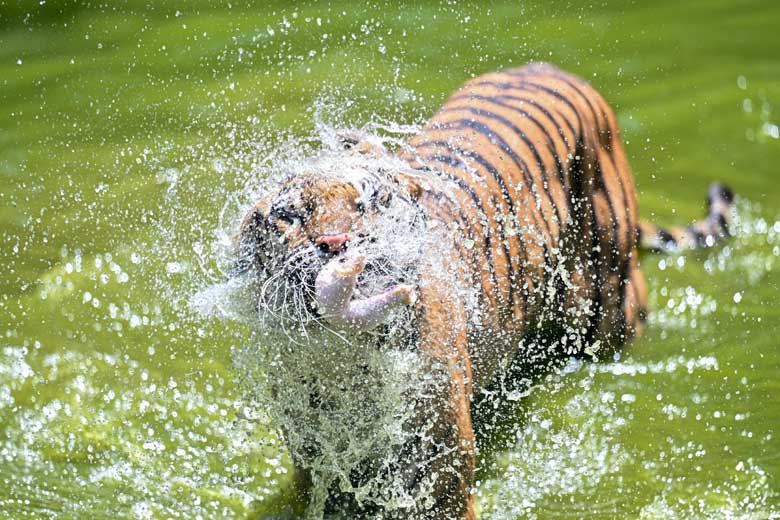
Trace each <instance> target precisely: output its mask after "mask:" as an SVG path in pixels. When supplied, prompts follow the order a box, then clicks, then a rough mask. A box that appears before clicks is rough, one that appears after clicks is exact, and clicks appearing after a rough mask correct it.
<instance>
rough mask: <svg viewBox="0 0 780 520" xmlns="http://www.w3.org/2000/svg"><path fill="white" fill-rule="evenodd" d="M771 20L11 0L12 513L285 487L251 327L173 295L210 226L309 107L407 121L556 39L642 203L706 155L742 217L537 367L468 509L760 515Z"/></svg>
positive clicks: (212, 242) (214, 245)
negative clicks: (637, 333)
mask: <svg viewBox="0 0 780 520" xmlns="http://www.w3.org/2000/svg"><path fill="white" fill-rule="evenodd" d="M778 21H780V4H779V3H777V2H776V1H773V0H768V1H722V0H706V1H652V2H623V1H606V2H579V1H572V2H567V3H559V2H503V3H502V2H486V3H468V2H467V3H456V2H441V3H434V2H414V3H411V2H410V3H406V4H403V3H398V2H385V3H382V2H368V3H355V4H350V3H346V2H343V3H342V2H331V3H301V4H299V5H295V6H293V5H292V4H291V3H288V2H281V1H280V2H264V3H258V4H256V5H250V4H247V3H245V2H238V1H237V2H230V3H227V2H205V1H203V2H201V1H191V2H182V3H181V5H174V4H173V3H170V4H167V3H162V2H141V1H134V0H128V1H124V2H107V3H100V2H69V1H52V0H47V1H41V2H38V1H34V2H26V1H21V2H8V1H2V0H0V266H2V272H0V335H1V336H2V340H1V341H0V349H2V351H0V516H4V517H8V518H48V517H54V516H57V517H59V518H119V517H128V518H167V517H173V518H195V517H197V516H198V515H201V516H202V517H204V518H219V517H224V518H244V517H258V516H259V517H268V516H269V515H271V516H273V515H278V514H285V511H287V512H288V513H289V508H290V507H294V506H295V504H293V503H292V501H291V499H290V498H289V497H288V493H286V492H285V488H286V485H287V483H288V482H289V479H290V472H289V469H288V462H287V460H286V458H285V455H284V450H283V448H282V447H281V446H280V443H279V441H278V440H277V439H276V437H274V436H273V434H271V433H268V432H267V431H266V429H265V427H263V426H261V425H259V424H256V423H255V422H251V421H246V420H243V419H242V417H243V416H244V415H246V414H245V412H244V411H243V406H244V402H243V401H242V392H241V391H240V390H239V389H238V386H239V381H238V380H237V376H236V374H237V373H238V372H237V371H236V370H235V369H234V367H233V359H234V357H235V354H236V352H237V351H238V350H240V349H241V348H242V347H244V346H245V345H246V344H247V342H248V332H247V330H246V329H245V328H244V327H242V326H240V325H239V324H236V323H230V322H227V323H225V322H220V321H217V320H214V319H206V318H201V317H199V316H198V315H197V314H196V313H194V312H192V311H191V310H190V308H189V306H188V305H187V302H188V301H189V299H190V297H191V295H192V294H193V293H194V292H195V291H197V290H198V289H200V288H203V287H204V286H206V285H208V284H209V283H215V282H219V281H220V280H221V279H222V277H223V274H222V272H221V271H220V265H221V264H220V262H219V254H220V247H219V243H221V242H224V241H225V237H226V236H227V235H228V234H229V233H230V231H231V230H232V229H235V226H236V224H237V219H238V218H239V217H240V212H241V208H243V207H245V205H246V204H247V203H248V202H250V201H251V196H252V191H253V189H254V188H253V187H256V186H257V185H259V183H260V182H261V179H262V178H263V176H264V175H267V173H268V172H269V171H271V170H273V169H274V168H275V167H278V166H277V165H278V164H279V161H280V160H281V159H280V157H283V156H286V155H290V154H291V152H290V150H293V152H292V155H295V153H300V154H305V153H306V152H307V151H309V150H311V148H316V147H317V131H316V128H315V122H316V121H320V120H322V121H324V122H325V123H328V124H331V125H337V126H338V125H347V126H353V127H361V126H364V125H367V124H369V123H372V122H373V123H381V124H389V123H396V124H413V123H420V122H423V121H424V120H425V119H426V117H429V116H430V115H431V114H432V113H433V112H434V111H435V109H436V107H437V106H438V105H439V104H440V103H441V102H442V101H443V100H444V99H445V98H446V97H447V96H448V94H449V93H451V92H452V91H453V90H454V89H455V88H457V86H458V85H459V84H461V83H462V82H464V81H465V80H467V79H468V78H471V77H473V76H475V75H477V74H480V73H483V72H487V71H491V70H496V69H500V68H504V67H509V66H516V65H520V64H523V63H526V62H528V61H540V60H544V61H549V62H552V63H554V64H556V65H558V66H560V67H562V68H564V69H567V70H569V71H572V72H575V73H577V74H579V75H581V76H582V77H584V78H586V79H587V80H589V81H590V82H591V83H592V84H593V85H594V86H595V87H596V88H597V89H599V90H600V91H601V92H602V93H603V95H604V96H605V97H606V98H607V100H608V101H609V102H610V103H611V104H612V105H613V106H614V107H615V110H616V112H617V114H618V117H619V121H620V123H621V126H622V128H623V138H624V141H625V143H626V149H627V152H628V154H629V157H630V161H631V164H632V166H633V169H634V172H635V177H636V182H637V185H638V188H639V199H640V207H641V211H642V214H643V216H644V217H645V218H650V219H653V220H656V221H657V222H660V223H663V224H674V223H684V222H687V221H690V220H692V219H694V218H697V217H700V216H701V215H702V214H703V211H704V208H703V200H704V195H705V192H706V188H707V185H708V184H709V183H710V182H711V181H713V180H721V181H724V182H726V183H727V184H729V185H730V186H731V187H732V188H733V189H734V191H736V193H738V194H739V195H740V197H741V201H740V203H739V214H740V220H739V222H740V223H739V226H738V231H739V236H738V237H736V238H734V239H733V240H731V241H730V242H729V243H727V244H726V245H725V246H719V247H718V248H716V249H713V250H709V251H701V252H696V253H693V254H686V255H684V256H675V257H659V256H646V257H644V258H643V265H644V270H645V272H646V273H647V275H648V279H649V284H650V291H651V302H652V304H653V313H652V314H651V321H650V327H649V328H648V330H647V332H646V334H645V336H644V337H643V338H641V339H640V340H638V341H636V342H634V343H633V344H632V345H631V346H630V347H629V348H628V349H627V350H626V352H625V353H624V354H623V356H622V358H621V359H620V360H617V361H612V362H603V363H600V364H597V365H593V364H584V365H571V366H570V367H569V368H568V369H567V371H566V374H565V375H563V376H562V377H553V378H550V380H548V381H544V382H543V383H542V384H540V386H539V387H538V388H536V389H535V391H534V392H533V393H532V395H531V396H530V397H528V398H527V400H526V402H525V405H524V409H523V410H522V412H520V413H519V415H520V417H518V424H519V428H520V429H519V431H520V435H518V438H517V440H516V441H512V442H510V443H509V448H508V449H507V450H506V451H502V452H499V453H497V454H495V455H494V456H491V457H485V458H484V459H483V461H482V463H481V465H482V467H483V469H482V470H481V472H480V484H479V488H478V490H479V495H480V508H481V510H482V512H483V514H482V517H483V518H519V517H523V516H525V517H529V518H534V517H538V518H548V517H553V516H554V517H559V516H564V517H575V518H576V517H592V518H640V517H642V518H777V517H778V515H780V497H778V491H780V439H778V434H779V433H778V432H777V425H778V424H780V404H778V398H780V378H778V369H780V349H779V348H778V347H779V346H780V345H779V344H778V332H780V327H778V325H777V322H778V317H780V316H779V315H780V311H778V305H779V304H780V297H778V296H777V290H778V281H780V274H778V270H777V266H778V262H779V261H780V257H779V255H780V223H777V219H778V217H780V211H779V210H778V203H780V190H779V189H778V188H777V186H776V183H777V171H778V170H777V164H778V163H780V140H778V126H777V125H780V114H779V113H778V109H777V105H778V104H779V103H780V58H778V50H780V32H779V31H777V24H778ZM280 150H281V151H280ZM285 154H286V155H285Z"/></svg>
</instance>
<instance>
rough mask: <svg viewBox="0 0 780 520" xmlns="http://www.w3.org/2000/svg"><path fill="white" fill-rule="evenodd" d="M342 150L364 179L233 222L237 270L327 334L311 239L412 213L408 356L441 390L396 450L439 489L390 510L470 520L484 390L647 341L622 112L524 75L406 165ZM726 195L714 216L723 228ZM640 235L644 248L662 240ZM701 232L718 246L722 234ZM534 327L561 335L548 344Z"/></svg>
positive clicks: (320, 182) (377, 152) (442, 124)
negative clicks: (417, 224)
mask: <svg viewBox="0 0 780 520" xmlns="http://www.w3.org/2000/svg"><path fill="white" fill-rule="evenodd" d="M342 142H343V143H344V146H345V148H346V150H345V151H344V155H343V157H344V165H345V166H344V171H345V172H347V171H349V172H352V171H353V170H355V168H357V170H360V171H361V172H363V173H361V174H359V175H352V174H350V175H346V174H345V175H343V176H340V175H339V174H338V173H336V174H334V175H321V174H318V173H308V174H307V173H301V174H298V175H295V176H293V177H292V178H291V179H290V180H289V181H287V182H286V183H285V184H284V185H283V186H282V188H281V189H279V190H278V191H275V192H274V193H272V194H270V195H269V196H267V197H265V198H263V199H262V200H260V201H259V202H258V203H257V204H256V205H255V206H254V207H253V208H252V210H251V211H250V212H249V213H248V215H247V217H246V219H245V220H244V222H243V224H242V227H241V234H240V240H239V250H240V254H241V258H242V262H243V266H242V268H243V269H244V270H253V272H255V273H256V275H257V277H258V279H260V280H261V282H260V284H261V287H262V290H261V291H260V297H259V306H260V307H261V308H262V307H263V306H265V308H266V309H265V310H266V311H269V312H272V313H277V314H279V313H286V314H284V315H283V316H280V317H282V318H286V319H288V320H290V321H293V322H294V321H296V320H297V321H298V322H301V323H313V324H316V325H318V326H322V327H326V328H327V327H329V324H328V323H325V322H323V320H321V319H319V318H318V317H317V313H316V309H313V308H312V307H311V301H312V294H311V291H312V287H313V277H315V276H316V273H317V271H318V269H321V267H322V265H323V262H324V261H326V260H327V258H322V257H321V256H318V252H317V251H316V248H315V247H314V244H315V241H316V240H317V238H318V237H321V236H323V235H330V234H334V233H350V234H352V235H354V236H356V237H359V239H358V240H357V241H356V243H354V244H350V245H349V246H348V247H359V241H360V240H370V239H371V238H372V237H371V236H370V230H371V222H372V221H373V220H374V219H376V218H378V215H381V213H382V211H383V208H384V207H386V206H387V205H388V204H389V201H392V200H393V199H394V197H397V198H398V199H397V200H396V202H395V203H399V200H400V203H401V204H402V205H405V207H407V208H408V210H409V211H410V212H414V213H415V214H418V215H420V218H421V219H422V220H423V221H424V223H425V230H426V231H425V232H426V234H427V237H428V238H427V239H426V240H424V241H422V242H421V243H420V250H419V258H418V260H417V262H416V264H415V266H414V269H413V271H409V272H407V275H408V276H410V277H411V278H412V279H410V280H408V282H410V283H414V284H416V286H417V291H418V294H419V299H418V301H417V302H416V304H415V305H414V307H413V308H412V309H411V315H410V317H409V318H410V319H409V334H408V335H407V336H406V337H405V340H404V341H408V342H409V344H408V345H405V347H404V348H412V349H414V350H415V351H416V352H417V353H419V355H420V359H421V363H422V367H423V370H424V371H426V372H427V373H428V374H430V376H431V379H432V380H433V381H435V382H436V384H435V385H433V386H432V387H431V388H429V394H428V395H427V398H426V399H421V400H419V401H416V402H415V403H413V406H415V407H416V410H417V412H416V414H417V420H416V421H415V424H416V425H418V426H420V427H422V426H421V425H426V426H425V428H426V429H425V435H420V436H418V437H419V442H418V443H417V444H415V445H410V446H408V449H407V448H405V449H404V452H405V453H404V454H403V457H405V458H406V460H407V462H409V465H407V466H406V467H405V469H404V470H403V471H406V472H407V473H408V475H407V476H406V477H405V478H406V479H407V481H408V485H409V486H412V487H413V486H416V485H419V483H420V482H422V481H423V479H424V478H426V476H427V475H437V478H436V479H435V482H434V484H433V488H432V490H431V491H432V497H433V499H434V500H433V503H431V504H427V505H425V506H422V505H421V506H419V508H418V509H414V510H412V509H410V510H407V511H396V512H387V514H388V516H390V517H393V518H395V517H408V518H430V519H447V518H453V519H463V518H467V519H473V518H475V512H474V495H473V486H474V474H475V466H476V456H477V446H476V444H475V440H474V418H475V416H474V414H475V413H476V410H475V404H474V403H475V402H476V401H478V400H479V399H477V396H484V395H485V394H484V391H485V390H487V389H488V388H489V387H490V385H491V382H494V381H495V380H496V376H497V375H499V374H502V373H503V374H506V373H507V372H506V367H507V366H509V365H512V364H517V363H518V361H519V362H520V364H521V365H524V366H530V367H534V366H536V367H545V366H547V364H549V362H550V360H553V359H561V358H563V357H566V356H570V355H583V354H585V353H587V354H590V355H592V356H599V355H603V354H604V353H607V352H610V351H612V350H614V349H616V348H619V347H620V346H621V345H623V344H625V343H626V342H627V341H629V340H630V339H631V338H633V337H635V336H636V335H637V334H638V333H639V332H640V330H641V326H642V321H643V318H644V316H645V314H646V303H647V293H646V286H645V281H644V277H643V275H642V273H641V271H640V270H639V262H638V257H639V255H638V246H639V241H638V238H639V236H640V224H639V221H638V207H637V200H636V189H635V186H634V181H633V177H632V174H631V171H630V168H629V166H628V161H627V159H626V156H625V153H624V151H623V148H622V144H621V141H620V135H619V130H618V127H617V122H616V118H615V116H614V113H613V112H612V110H611V109H610V108H609V106H608V105H607V103H606V102H605V101H604V99H603V98H602V97H601V96H600V95H599V94H598V93H596V91H595V90H593V89H592V88H591V87H590V86H589V85H588V84H587V83H586V82H584V81H583V80H581V79H579V78H577V77H575V76H571V75H569V74H566V73H564V72H561V71H559V70H558V69H555V68H554V67H551V66H548V65H531V66H528V67H524V68H521V69H514V70H510V71H505V72H498V73H492V74H487V75H484V76H480V77H478V78H476V79H474V80H472V81H470V82H468V83H467V84H466V85H464V86H463V87H462V88H461V89H460V90H459V91H458V92H456V93H455V95H453V97H452V98H451V99H450V100H449V101H447V102H446V103H445V105H444V106H443V107H442V109H441V110H440V111H439V112H438V113H437V114H436V115H434V116H433V118H432V119H431V120H430V122H429V123H428V124H427V125H426V126H425V127H424V128H423V129H422V130H421V131H420V132H419V134H417V135H416V136H414V137H413V138H412V139H411V140H410V141H409V142H408V143H407V145H406V146H404V147H403V149H402V150H400V151H399V153H398V154H397V156H396V157H392V158H391V157H390V156H388V155H387V154H386V153H384V152H383V151H382V150H381V147H377V146H372V145H371V143H365V142H363V141H361V140H360V139H359V138H355V139H351V138H350V139H344V140H343V141H342ZM356 157H360V158H363V163H356V162H355V158H356ZM365 159H368V161H366V160H365ZM356 164H369V165H370V164H374V165H375V166H374V167H373V168H372V167H371V166H368V167H364V166H361V167H359V168H358V167H356V166H355V165H356ZM361 168H362V169H361ZM364 181H365V183H364ZM716 195H717V194H716ZM722 199H723V200H721V199H718V200H716V201H715V204H714V205H713V204H711V208H712V207H715V210H711V213H713V215H714V216H712V217H711V218H709V219H708V220H707V221H706V222H707V223H709V224H712V223H718V224H722V223H723V222H725V220H724V217H723V214H724V213H725V212H726V211H728V208H729V205H730V200H726V199H725V195H724V196H723V197H722ZM721 202H723V203H721ZM642 229H644V235H643V236H644V240H645V242H647V240H649V239H650V238H651V237H652V236H660V234H661V231H662V230H659V229H658V228H650V227H644V228H642ZM693 229H694V230H695V231H696V233H704V234H705V237H706V236H712V237H713V240H712V241H714V239H717V238H720V237H721V236H724V235H725V234H726V232H727V230H726V229H725V226H722V225H721V226H720V227H718V226H716V225H714V224H713V225H707V226H704V227H702V226H699V227H696V228H693ZM681 236H682V235H681ZM697 236H698V235H697ZM374 238H375V237H374ZM383 238H385V239H387V237H383ZM397 239H398V240H403V239H404V237H397ZM678 242H679V243H680V244H681V245H685V244H683V240H682V239H679V240H678ZM709 242H711V241H710V240H706V238H705V243H706V244H709ZM668 243H669V241H668V240H667V241H666V242H664V244H666V245H668ZM693 245H694V246H698V245H702V244H699V243H698V242H695V243H694V244H693ZM329 254H330V253H329ZM336 254H337V253H336ZM391 260H392V259H391ZM399 272H400V271H399ZM296 277H297V278H296ZM289 279H292V280H293V281H292V282H289V281H288V280H289ZM268 294H272V295H273V297H268V296H267V295H268ZM285 298H290V301H287V300H285ZM275 300H281V302H282V303H281V305H280V306H279V308H277V304H278V303H279V302H276V301H275ZM269 302H272V303H273V305H272V304H271V303H269ZM284 309H287V310H284ZM541 329H544V330H548V331H555V330H559V331H561V333H560V334H553V335H547V336H548V337H547V338H546V339H545V340H544V341H542V340H540V339H539V338H541V337H542V336H544V335H539V333H538V331H539V330H541ZM336 332H338V331H336ZM531 338H536V339H535V340H532V339H531ZM312 368H313V369H316V367H312ZM532 371H533V370H532ZM485 413H486V412H485V408H482V409H481V411H480V415H481V416H483V418H484V415H485ZM488 413H489V412H488ZM423 438H425V439H427V440H423ZM431 455H433V456H431ZM399 456H401V455H399ZM415 461H425V462H419V463H417V464H416V463H415ZM399 471H402V470H401V469H399ZM300 474H301V475H304V478H303V479H302V480H305V473H304V472H301V473H300ZM342 505H343V504H342ZM353 505H354V504H353ZM333 507H337V506H336V505H333ZM358 511H360V508H358ZM362 511H363V514H367V515H368V514H369V511H370V508H369V509H365V508H364V509H363V510H362ZM374 514H379V513H377V512H376V511H374V512H372V513H370V515H374ZM370 515H369V516H370Z"/></svg>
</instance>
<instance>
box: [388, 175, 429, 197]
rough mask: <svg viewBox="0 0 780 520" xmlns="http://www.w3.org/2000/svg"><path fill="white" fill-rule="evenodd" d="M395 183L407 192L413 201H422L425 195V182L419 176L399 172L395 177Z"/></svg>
mask: <svg viewBox="0 0 780 520" xmlns="http://www.w3.org/2000/svg"><path fill="white" fill-rule="evenodd" d="M393 181H394V182H395V183H396V184H398V186H400V187H401V189H402V190H403V191H404V192H406V193H407V194H408V195H409V197H410V198H411V199H412V200H415V201H417V200H420V197H422V195H423V193H425V188H426V187H425V185H424V180H423V179H422V178H420V177H418V176H417V175H414V174H410V173H404V172H399V173H396V174H395V175H393Z"/></svg>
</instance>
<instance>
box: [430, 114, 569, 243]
mask: <svg viewBox="0 0 780 520" xmlns="http://www.w3.org/2000/svg"><path fill="white" fill-rule="evenodd" d="M460 110H463V111H467V112H471V113H472V114H474V115H476V116H481V117H486V118H488V119H490V120H493V121H498V122H499V123H501V124H502V125H504V126H506V127H507V128H509V129H510V130H512V132H514V134H515V135H517V136H518V137H519V138H520V139H521V140H522V141H523V142H524V143H525V145H526V146H527V147H528V149H529V150H530V151H531V155H533V157H534V160H535V161H536V165H537V167H538V168H539V173H540V174H541V176H542V178H541V181H542V186H540V187H541V190H539V189H537V190H536V192H535V193H536V196H537V197H539V192H540V191H541V192H544V193H545V194H546V195H547V200H548V201H549V203H550V206H551V207H552V208H553V211H554V212H555V216H556V217H557V218H558V223H559V224H558V225H559V226H560V225H561V224H562V223H563V221H562V219H561V212H560V210H558V205H557V204H556V203H555V200H553V198H552V195H550V193H549V190H547V189H546V188H545V185H549V179H548V178H547V169H546V168H545V166H544V161H543V160H542V157H541V156H540V155H539V151H538V150H537V149H536V146H534V144H533V143H532V142H531V140H530V139H529V138H528V136H527V135H526V134H525V132H523V131H522V130H521V129H520V128H518V126H517V125H515V124H514V123H513V122H512V121H510V120H509V119H507V118H505V117H504V116H502V115H500V114H496V113H495V112H491V111H490V110H484V109H481V108H476V107H469V106H466V107H458V106H455V107H449V108H445V109H443V110H441V111H440V112H439V113H440V114H441V113H449V112H457V111H460ZM475 122H476V121H475ZM486 128H488V127H487V126H486ZM489 132H490V133H489V134H486V135H488V136H493V137H494V138H495V139H496V140H497V141H499V142H500V144H501V147H502V149H503V150H504V152H506V153H507V154H508V155H509V156H510V157H511V158H512V161H514V163H515V164H516V165H517V166H518V169H520V171H521V172H522V173H523V176H524V177H525V178H526V181H527V182H529V183H530V184H529V186H528V187H529V189H530V188H531V186H532V185H537V184H538V183H537V182H535V181H536V179H534V178H533V175H531V171H530V170H529V169H528V164H527V163H526V162H525V159H523V158H522V157H520V155H518V153H517V152H516V151H515V150H514V149H513V148H512V147H511V146H509V143H507V142H506V141H505V140H504V139H503V138H502V137H501V136H500V135H499V134H498V133H496V132H494V131H493V130H490V131H489ZM545 134H546V132H545ZM548 137H549V136H548ZM532 191H533V190H532ZM539 202H541V201H539ZM545 222H546V220H545ZM548 231H549V226H548Z"/></svg>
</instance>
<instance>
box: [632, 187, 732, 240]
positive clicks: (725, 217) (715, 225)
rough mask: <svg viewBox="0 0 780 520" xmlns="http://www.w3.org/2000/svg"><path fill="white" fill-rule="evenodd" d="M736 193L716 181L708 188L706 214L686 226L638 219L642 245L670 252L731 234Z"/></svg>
mask: <svg viewBox="0 0 780 520" xmlns="http://www.w3.org/2000/svg"><path fill="white" fill-rule="evenodd" d="M733 204H734V194H733V193H732V191H731V190H730V189H729V188H727V187H726V186H724V185H723V184H719V183H717V182H716V183H713V184H712V185H710V189H709V191H708V192H707V216H706V217H705V218H704V219H703V220H699V221H697V222H694V223H693V224H691V225H690V226H686V227H673V228H668V229H664V228H660V227H658V226H656V225H655V224H652V223H650V222H647V221H644V220H640V221H639V230H638V231H639V248H640V249H644V250H647V251H654V252H660V253H671V252H676V251H682V250H686V249H697V248H702V247H710V246H712V245H714V244H715V243H716V242H717V241H719V240H721V239H723V238H726V237H728V236H729V226H730V224H731V211H732V205H733Z"/></svg>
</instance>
